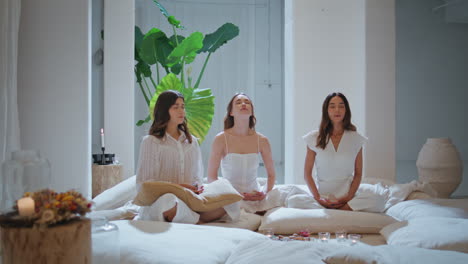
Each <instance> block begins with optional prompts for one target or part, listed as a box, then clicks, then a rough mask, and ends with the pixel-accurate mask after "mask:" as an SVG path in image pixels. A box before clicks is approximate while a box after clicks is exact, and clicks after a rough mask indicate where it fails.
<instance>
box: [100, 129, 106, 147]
mask: <svg viewBox="0 0 468 264" xmlns="http://www.w3.org/2000/svg"><path fill="white" fill-rule="evenodd" d="M101 148H105V145H104V128H101Z"/></svg>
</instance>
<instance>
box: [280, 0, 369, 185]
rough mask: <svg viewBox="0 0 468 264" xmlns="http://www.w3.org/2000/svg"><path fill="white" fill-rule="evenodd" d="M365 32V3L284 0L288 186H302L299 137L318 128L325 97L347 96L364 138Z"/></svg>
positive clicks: (302, 147) (303, 147) (302, 146)
mask: <svg viewBox="0 0 468 264" xmlns="http://www.w3.org/2000/svg"><path fill="white" fill-rule="evenodd" d="M365 29H366V28H365V1H364V0H360V1H347V0H334V1H329V0H314V1H310V0H295V1H292V0H290V1H286V5H285V30H286V31H285V49H286V51H285V109H286V110H285V148H286V154H285V182H286V183H302V182H304V181H303V167H304V159H305V153H306V144H305V143H304V142H303V140H302V136H303V135H304V134H306V133H307V132H308V131H311V130H316V129H318V127H319V125H320V118H321V111H322V110H321V109H322V103H323V100H324V99H325V97H326V96H327V95H328V94H329V93H331V92H335V91H336V92H342V93H344V94H345V95H346V97H347V98H348V100H349V102H350V105H351V109H352V121H353V123H354V124H355V125H356V126H357V127H358V131H359V132H361V133H363V134H364V135H366V131H365V129H366V126H365V122H366V120H365V117H366V116H365V103H366V101H365V99H366V97H365V91H366V90H365V88H366V87H365V73H366V72H365V71H366V67H365V41H366V38H365ZM368 136H369V135H368Z"/></svg>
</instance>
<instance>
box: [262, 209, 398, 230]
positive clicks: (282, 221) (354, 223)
mask: <svg viewBox="0 0 468 264" xmlns="http://www.w3.org/2000/svg"><path fill="white" fill-rule="evenodd" d="M394 222H396V220H395V219H393V218H392V217H390V216H388V215H385V214H379V213H367V212H355V211H342V210H333V209H296V208H284V207H281V208H275V209H272V210H270V211H268V212H267V213H266V214H265V216H264V217H263V219H262V224H261V225H260V227H259V230H260V231H261V230H263V229H265V228H273V230H274V232H275V233H276V234H293V233H297V232H299V231H301V230H304V229H308V230H309V231H310V232H313V233H317V232H335V231H337V230H345V231H346V232H348V233H378V232H379V231H380V229H382V227H384V226H386V225H389V224H391V223H394Z"/></svg>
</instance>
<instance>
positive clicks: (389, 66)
mask: <svg viewBox="0 0 468 264" xmlns="http://www.w3.org/2000/svg"><path fill="white" fill-rule="evenodd" d="M365 99H366V101H365V106H366V111H365V118H366V132H367V137H368V138H369V141H368V142H367V146H366V153H365V167H364V171H365V172H366V178H368V179H367V180H368V181H371V180H372V181H376V180H377V181H379V180H383V181H386V182H389V183H391V182H395V181H396V172H395V166H396V161H395V155H396V154H395V140H396V139H395V133H396V132H395V131H396V129H395V118H396V116H395V115H396V112H395V111H396V110H395V109H396V108H395V107H396V105H395V103H396V101H395V1H394V0H367V1H366V95H365ZM371 178H372V179H371ZM373 179H375V180H373Z"/></svg>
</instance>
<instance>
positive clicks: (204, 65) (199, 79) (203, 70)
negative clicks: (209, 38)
mask: <svg viewBox="0 0 468 264" xmlns="http://www.w3.org/2000/svg"><path fill="white" fill-rule="evenodd" d="M210 56H211V52H209V53H208V56H206V59H205V62H204V63H203V67H202V69H201V71H200V75H198V79H197V82H196V83H195V86H194V87H193V88H195V89H197V88H198V85H200V81H201V78H202V76H203V73H204V72H205V68H206V64H207V63H208V60H209V59H210Z"/></svg>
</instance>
